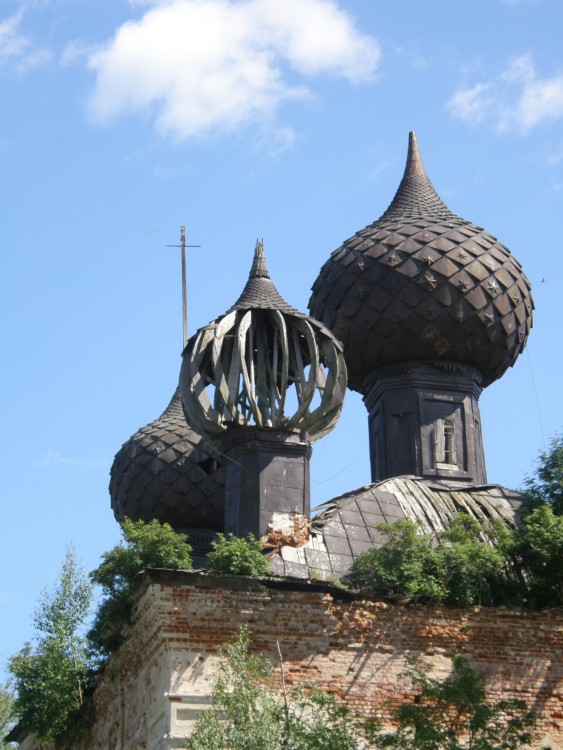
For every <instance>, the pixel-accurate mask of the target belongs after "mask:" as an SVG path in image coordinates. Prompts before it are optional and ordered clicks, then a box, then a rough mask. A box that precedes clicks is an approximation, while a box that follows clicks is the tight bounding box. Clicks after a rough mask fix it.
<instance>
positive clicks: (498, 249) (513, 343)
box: [309, 133, 534, 392]
mask: <svg viewBox="0 0 563 750" xmlns="http://www.w3.org/2000/svg"><path fill="white" fill-rule="evenodd" d="M312 291H313V294H312V296H311V300H310V303H309V307H310V311H311V315H313V317H315V318H317V319H318V320H320V321H322V322H323V323H324V324H325V325H327V326H328V327H329V328H331V329H332V331H334V333H335V335H336V336H337V337H338V338H339V339H340V340H341V341H342V343H343V344H344V353H345V357H346V364H347V367H348V378H349V385H350V387H351V388H353V389H355V390H358V391H360V392H363V381H364V378H365V377H366V375H368V374H369V373H370V372H371V371H373V370H374V369H375V368H378V367H380V366H383V365H389V364H396V363H399V362H407V361H437V360H438V361H449V362H455V363H463V364H468V365H471V366H473V367H475V368H476V369H477V370H478V371H479V372H480V373H481V375H482V377H483V384H484V385H488V384H489V383H492V382H493V381H494V380H497V378H500V377H501V375H502V374H503V373H504V372H505V371H506V369H507V368H508V367H510V366H511V365H513V364H514V362H515V360H516V358H517V357H518V355H519V354H520V353H521V352H522V350H523V349H524V346H525V344H526V339H527V337H528V334H529V331H530V328H531V326H532V309H533V307H534V305H533V301H532V297H531V293H530V283H529V281H528V279H527V278H526V277H525V276H524V274H523V272H522V268H521V266H520V264H519V263H518V261H517V260H516V259H515V258H514V257H513V256H512V255H511V254H510V251H509V250H508V249H507V248H506V247H505V246H504V245H502V244H501V243H500V242H499V241H498V240H497V239H496V238H495V237H493V236H492V235H490V234H488V233H487V232H485V230H484V229H482V228H481V227H477V226H475V225H474V224H472V223H471V222H469V221H466V220H465V219H462V218H460V217H459V216H456V215H455V214H454V213H452V212H451V211H450V210H449V209H448V207H447V206H446V205H445V204H444V202H443V201H442V200H441V198H440V197H439V196H438V194H437V193H436V191H435V189H434V187H433V186H432V183H431V182H430V180H429V179H428V177H427V175H426V171H425V169H424V165H423V163H422V159H421V157H420V153H419V150H418V144H417V140H416V136H415V134H414V133H411V134H410V137H409V150H408V157H407V165H406V168H405V173H404V176H403V179H402V181H401V184H400V185H399V188H398V190H397V193H396V195H395V197H394V199H393V201H392V203H391V205H390V206H389V208H388V209H387V211H385V213H384V214H383V215H382V216H381V218H380V219H378V220H377V221H375V222H374V223H373V224H370V226H368V227H366V228H365V229H363V230H362V231H360V232H358V233H357V234H355V235H354V236H353V237H352V238H350V239H349V240H346V241H345V242H344V243H343V245H342V247H340V248H338V250H336V251H335V252H334V253H333V254H332V256H331V257H330V259H329V260H328V261H327V262H326V263H325V265H324V266H323V267H322V269H321V271H320V274H319V276H318V278H317V280H316V281H315V283H314V285H313V290H312Z"/></svg>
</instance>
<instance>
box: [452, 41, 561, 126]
mask: <svg viewBox="0 0 563 750" xmlns="http://www.w3.org/2000/svg"><path fill="white" fill-rule="evenodd" d="M447 109H448V110H449V111H450V113H451V114H452V116H453V117H455V118H457V119H459V120H464V121H465V122H470V123H473V124H476V123H486V124H488V125H490V126H492V127H493V128H494V129H495V130H497V131H499V132H506V131H509V130H515V131H517V132H521V133H528V132H530V131H531V130H533V129H534V128H535V127H537V126H538V125H541V124H542V123H546V122H550V121H555V120H561V119H563V73H559V74H556V75H553V76H552V77H551V78H540V77H539V76H538V74H537V72H536V69H535V65H534V62H533V59H532V56H531V55H522V56H521V57H517V58H515V59H513V60H511V62H510V63H509V65H508V67H507V68H506V69H505V70H504V71H502V72H501V73H500V74H499V75H497V76H495V77H494V78H491V79H490V80H488V81H485V82H480V83H477V84H476V85H474V86H473V87H471V88H463V89H461V90H459V91H458V92H456V93H455V94H454V95H453V96H452V97H451V99H450V100H449V102H448V103H447Z"/></svg>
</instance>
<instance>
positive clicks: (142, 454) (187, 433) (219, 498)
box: [109, 389, 225, 531]
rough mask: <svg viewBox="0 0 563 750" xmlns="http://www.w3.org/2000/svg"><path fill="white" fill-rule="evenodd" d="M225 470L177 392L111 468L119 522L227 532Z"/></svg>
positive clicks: (112, 486) (117, 456)
mask: <svg viewBox="0 0 563 750" xmlns="http://www.w3.org/2000/svg"><path fill="white" fill-rule="evenodd" d="M224 484H225V470H224V467H223V462H222V459H221V457H220V454H219V453H218V452H217V450H216V449H215V448H213V446H211V445H209V444H208V443H206V442H204V441H203V439H202V438H201V437H200V436H199V435H198V434H197V433H195V432H194V431H193V430H192V429H191V428H190V427H189V426H188V424H187V423H186V419H185V417H184V413H183V410H182V404H181V401H180V394H179V390H178V389H176V392H175V393H174V396H173V397H172V400H171V401H170V404H169V405H168V407H167V408H166V410H165V411H164V412H163V414H162V415H161V416H160V417H159V418H158V419H156V420H155V421H154V422H151V423H150V424H148V425H147V426H146V427H142V428H141V429H140V430H139V431H138V432H136V433H135V434H134V435H133V436H132V437H131V438H130V439H129V440H128V441H127V442H126V443H124V444H123V446H122V447H121V449H120V451H119V452H118V453H117V455H116V457H115V460H114V462H113V465H112V467H111V479H110V485H109V490H110V495H111V507H112V509H113V512H114V515H115V517H116V519H117V520H118V521H122V520H123V519H124V518H125V517H128V518H131V519H132V520H133V521H137V520H143V521H150V520H152V519H153V518H156V519H158V520H159V521H161V522H162V523H164V522H166V523H169V524H170V525H171V526H172V527H173V528H175V529H177V530H185V529H187V528H192V529H193V528H208V529H214V530H216V531H221V530H223V523H224V521H223V515H224Z"/></svg>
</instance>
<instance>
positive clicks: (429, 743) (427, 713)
mask: <svg viewBox="0 0 563 750" xmlns="http://www.w3.org/2000/svg"><path fill="white" fill-rule="evenodd" d="M406 676H407V677H408V678H409V679H410V681H411V683H412V686H413V688H414V689H415V690H416V691H417V696H416V699H415V702H414V703H403V704H402V705H401V706H399V708H398V709H397V714H396V717H395V718H396V721H397V723H398V725H399V726H398V729H397V730H396V731H394V732H388V733H378V734H377V735H376V736H375V737H374V738H373V741H374V746H375V747H378V748H391V749H392V750H462V749H463V750H468V749H471V750H517V749H518V748H525V747H529V743H530V741H531V732H530V730H531V729H532V727H533V725H534V714H533V712H532V711H529V710H528V709H527V707H526V705H525V703H523V702H522V701H515V700H510V701H508V700H507V701H498V702H496V703H493V702H491V701H489V700H488V698H487V694H486V680H485V677H483V675H480V674H478V673H477V672H476V671H475V670H474V669H472V668H471V666H470V665H469V664H468V662H467V661H466V660H465V659H463V658H462V657H459V656H456V657H454V659H453V673H452V675H451V676H450V677H448V678H447V679H446V680H438V679H435V678H431V677H428V676H427V674H426V672H425V671H424V670H423V669H422V668H420V667H418V666H416V665H414V664H411V667H410V669H409V671H408V672H407V674H406Z"/></svg>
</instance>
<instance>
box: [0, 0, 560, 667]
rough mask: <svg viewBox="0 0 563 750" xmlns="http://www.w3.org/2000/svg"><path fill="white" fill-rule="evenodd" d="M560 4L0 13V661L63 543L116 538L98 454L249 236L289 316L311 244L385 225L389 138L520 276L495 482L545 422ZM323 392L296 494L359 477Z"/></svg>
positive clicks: (397, 174) (527, 452) (152, 1)
mask: <svg viewBox="0 0 563 750" xmlns="http://www.w3.org/2000/svg"><path fill="white" fill-rule="evenodd" d="M562 30H563V4H562V3H561V2H560V0H487V1H486V2H485V0H475V1H474V2H473V3H458V2H451V0H426V2H424V3H422V2H415V0H394V2H393V3H383V2H378V1H377V0H369V1H366V0H364V2H361V1H360V0H347V1H345V0H339V1H337V0H240V1H239V2H233V1H232V0H133V1H132V2H127V1H126V0H98V1H97V2H96V3H92V2H86V0H29V1H23V0H1V2H0V102H1V113H2V114H1V117H0V191H1V192H0V201H1V206H2V211H1V217H2V220H1V225H0V226H1V247H2V268H3V274H2V282H3V283H2V294H1V295H0V297H1V304H2V308H3V309H2V320H3V322H4V326H3V349H4V357H3V362H4V365H3V368H2V375H1V377H2V394H3V402H2V415H3V425H4V428H3V436H4V440H3V459H4V460H3V471H2V477H3V482H2V489H1V493H2V509H3V520H2V526H1V544H0V554H1V556H2V559H1V565H0V570H1V571H2V573H1V576H2V578H1V585H0V623H1V625H0V666H1V665H4V664H5V660H6V659H7V657H8V656H9V655H10V654H11V653H13V652H14V651H15V650H17V649H18V648H19V647H20V646H21V645H22V643H23V641H24V640H25V639H26V638H29V637H30V636H31V633H32V627H31V616H32V612H33V609H34V606H35V602H36V600H37V597H38V595H39V593H40V591H41V589H42V588H43V587H44V586H45V585H46V584H50V583H51V582H52V581H53V580H54V579H55V578H56V575H57V571H58V569H59V566H60V563H61V560H62V557H63V554H64V548H65V545H66V544H68V543H70V542H73V543H74V545H75V546H76V549H77V551H78V554H79V556H80V558H81V559H82V561H83V564H84V566H85V567H86V568H87V569H92V568H93V567H95V566H96V564H97V562H98V560H99V556H100V554H101V552H103V551H104V550H106V549H108V548H110V547H111V546H113V545H114V544H115V543H116V542H117V540H118V537H119V531H118V527H117V525H116V523H115V521H114V519H113V516H112V513H111V510H110V505H109V496H108V491H107V484H108V472H109V467H110V465H111V462H112V459H113V456H114V454H115V452H116V451H117V450H118V449H119V447H120V446H121V444H122V443H123V442H124V441H125V440H126V439H127V438H128V437H129V436H130V435H131V434H132V433H133V432H135V431H136V430H137V428H139V427H140V426H142V425H144V424H146V423H147V422H149V421H151V420H153V419H154V418H156V417H157V416H158V415H159V414H160V413H161V411H162V410H163V409H164V407H165V406H166V404H167V403H168V400H169V398H170V396H171V394H172V392H173V390H174V387H175V384H176V380H177V377H178V372H179V367H180V353H181V344H182V322H181V297H180V259H179V255H178V251H176V250H175V249H173V248H169V247H167V244H173V243H175V242H177V241H178V239H179V227H180V225H181V224H186V225H187V227H188V233H189V234H188V237H189V240H190V241H191V242H192V243H194V244H200V245H201V248H199V249H194V250H192V251H191V252H190V255H189V259H188V274H189V279H188V287H189V317H190V321H189V325H190V331H191V332H193V331H195V329H196V328H197V327H199V326H201V325H204V324H206V323H207V322H208V321H209V320H211V319H213V318H215V317H217V316H218V315H219V314H221V313H223V312H224V311H225V310H226V309H227V308H228V307H230V305H231V304H232V303H233V302H234V301H235V300H236V298H237V297H238V294H239V292H240V291H241V289H242V287H243V285H244V282H245V280H246V277H247V274H248V270H249V268H250V263H251V259H252V252H253V248H254V244H255V241H256V238H257V237H260V238H264V244H265V249H266V254H267V258H268V263H269V268H270V272H271V275H272V277H273V279H274V281H275V283H276V285H277V287H278V289H279V291H280V292H281V294H282V295H283V296H284V297H285V298H286V300H287V301H288V302H290V303H291V304H292V305H294V306H295V307H298V308H300V309H302V310H305V309H306V307H307V302H308V299H309V290H310V287H311V284H312V283H313V281H314V279H315V277H316V275H317V273H318V271H319V269H320V267H321V265H322V264H323V263H324V261H325V260H326V259H327V258H328V256H329V254H330V252H332V251H333V250H334V249H336V248H337V247H338V246H339V245H340V244H341V242H342V241H343V240H344V239H345V238H347V237H349V236H351V235H352V234H353V233H354V232H355V231H357V230H359V229H361V228H363V227H364V226H365V225H366V224H369V223H371V222H372V221H373V220H375V219H376V218H378V216H379V215H380V214H381V213H382V212H383V211H384V210H385V208H386V207H387V205H388V204H389V202H390V201H391V199H392V197H393V195H394V192H395V190H396V188H397V186H398V183H399V181H400V178H401V175H402V172H403V168H404V161H405V156H406V148H407V136H408V132H409V131H410V130H415V131H416V132H417V135H418V139H419V143H420V147H421V151H422V155H423V158H424V161H425V164H426V167H427V171H428V174H429V176H430V179H431V180H432V181H433V183H434V185H435V187H436V189H437V190H438V192H439V194H440V195H441V197H442V198H443V199H444V200H445V202H446V203H447V204H448V206H449V208H450V209H451V210H453V211H455V212H456V213H458V214H459V215H461V216H463V217H464V218H466V219H469V220H471V221H473V222H475V223H476V224H478V225H480V226H483V227H485V229H486V230H487V231H489V232H490V233H492V234H494V235H495V236H497V237H498V238H499V239H500V241H501V242H503V243H504V244H506V245H507V246H508V247H509V248H510V249H511V250H512V252H513V254H514V255H515V256H516V258H517V259H518V260H519V261H520V262H521V263H522V265H523V266H524V270H525V272H526V273H527V275H528V277H529V278H530V280H531V282H532V286H533V291H534V297H535V301H536V307H537V309H536V313H535V320H534V328H533V330H532V334H531V336H530V339H529V343H528V347H527V350H526V352H525V353H524V355H523V356H521V357H520V359H519V360H518V362H517V363H516V365H515V367H514V368H513V369H511V370H510V371H509V372H508V373H507V374H506V375H505V376H504V377H503V378H502V380H501V381H499V382H498V383H496V384H494V385H492V386H491V387H490V388H489V389H487V391H485V393H484V394H483V396H482V399H481V410H482V419H483V426H484V439H485V452H486V458H487V466H488V475H489V480H490V481H491V482H497V483H500V484H503V485H505V486H509V487H517V486H518V485H520V483H521V482H522V479H523V477H524V475H525V474H526V473H528V472H529V471H530V470H531V469H532V465H533V462H534V460H535V458H536V456H537V453H538V451H539V450H540V449H541V448H542V446H543V444H544V440H548V439H549V437H550V436H551V435H553V434H554V433H555V432H556V431H559V430H561V428H562V425H563V408H562V406H563V404H562V401H563V396H562V393H563V389H562V388H561V371H562V369H563V356H562V346H561V343H562V336H561V321H562V313H561V309H562V303H561V291H560V290H561V273H562V270H563V263H562V260H561V254H562V249H563V248H562V240H561V216H562V215H563V210H562V208H563V206H562V203H563V47H562V45H561V39H562ZM369 478H370V474H369V464H368V443H367V419H366V413H365V410H364V407H363V404H362V402H361V400H360V398H359V397H358V396H357V395H356V394H349V396H348V397H347V400H346V403H345V407H344V413H343V416H342V418H341V420H340V423H339V425H338V426H337V428H336V429H335V430H334V432H333V433H332V434H331V435H329V436H328V437H327V438H325V439H324V440H323V441H321V442H319V443H317V444H316V446H315V453H314V458H313V464H312V470H311V481H312V494H313V500H314V502H315V504H320V503H321V502H323V501H325V500H327V499H329V498H330V497H333V496H335V495H337V494H339V493H341V492H345V491H347V490H350V489H353V488H356V487H359V486H362V485H364V484H367V483H369Z"/></svg>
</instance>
